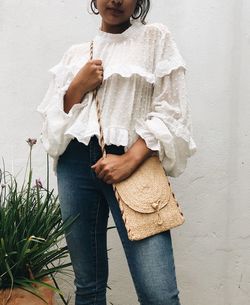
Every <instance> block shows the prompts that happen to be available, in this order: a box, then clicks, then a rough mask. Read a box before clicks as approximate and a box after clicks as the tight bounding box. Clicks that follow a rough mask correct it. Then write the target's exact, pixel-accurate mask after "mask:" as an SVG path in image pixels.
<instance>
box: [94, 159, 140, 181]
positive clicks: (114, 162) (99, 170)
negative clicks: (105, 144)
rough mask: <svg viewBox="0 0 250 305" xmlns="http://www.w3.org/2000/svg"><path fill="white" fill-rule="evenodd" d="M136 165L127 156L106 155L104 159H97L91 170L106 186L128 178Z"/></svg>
mask: <svg viewBox="0 0 250 305" xmlns="http://www.w3.org/2000/svg"><path fill="white" fill-rule="evenodd" d="M136 167H137V164H136V162H135V160H133V158H131V157H130V156H129V155H128V154H126V153H124V154H123V155H113V154H107V155H106V158H101V159H99V160H98V161H97V162H96V163H95V164H94V165H92V166H91V168H92V169H93V170H94V171H95V173H96V175H97V177H98V178H99V179H102V180H103V181H104V182H106V183H107V184H113V183H117V182H120V181H122V180H124V179H126V178H127V177H128V176H130V175H131V174H132V173H133V171H134V170H135V169H136Z"/></svg>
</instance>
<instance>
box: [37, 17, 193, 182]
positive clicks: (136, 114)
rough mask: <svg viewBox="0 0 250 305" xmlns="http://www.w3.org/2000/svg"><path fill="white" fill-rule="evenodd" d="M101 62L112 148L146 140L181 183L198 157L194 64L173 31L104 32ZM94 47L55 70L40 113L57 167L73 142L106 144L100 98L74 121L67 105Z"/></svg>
mask: <svg viewBox="0 0 250 305" xmlns="http://www.w3.org/2000/svg"><path fill="white" fill-rule="evenodd" d="M93 41H94V52H93V58H94V59H101V60H102V64H103V68H104V75H103V82H102V85H101V86H100V88H99V90H98V99H99V101H100V105H101V109H102V113H101V118H102V125H103V129H104V140H105V143H106V144H108V145H109V144H115V145H123V146H125V151H127V149H128V148H129V147H130V146H131V145H132V144H133V143H134V142H135V141H136V140H137V139H138V137H139V136H140V137H142V138H143V139H144V140H145V142H146V145H147V146H148V147H149V148H150V149H152V150H155V151H157V153H158V154H159V158H160V160H161V162H162V165H163V168H164V170H165V172H166V174H167V175H169V176H172V177H176V176H179V175H180V174H181V173H182V172H183V171H184V169H185V168H186V164H187V159H188V158H189V157H191V156H192V155H193V154H194V153H195V152H196V144H195V142H194V140H193V138H192V123H191V115H190V106H189V104H188V98H187V92H186V82H185V71H186V69H187V68H186V64H185V62H184V59H183V57H182V56H181V54H180V52H179V50H178V48H177V45H176V43H175V41H174V39H173V37H172V34H171V32H170V31H169V29H168V28H167V27H166V26H165V25H163V24H161V23H151V24H146V25H143V24H142V23H141V22H140V21H137V20H134V21H132V25H131V26H130V27H129V28H128V29H126V30H125V31H124V32H122V33H119V34H113V33H108V32H104V31H102V30H101V29H100V28H99V29H97V33H96V35H95V37H94V38H93ZM89 48H90V42H86V43H81V44H74V45H72V46H71V47H70V48H69V49H68V50H67V51H66V52H65V53H64V54H63V56H62V58H61V60H60V62H59V63H58V64H56V65H55V66H53V67H52V68H50V69H49V72H51V73H52V79H51V82H50V84H49V88H48V90H47V92H46V94H45V96H44V98H43V100H42V102H41V104H40V105H39V106H38V108H37V111H38V112H40V113H41V114H42V117H43V126H42V131H41V137H40V138H41V141H42V143H43V146H44V148H45V150H46V151H47V152H48V154H49V155H50V156H51V157H52V158H53V159H54V166H53V168H54V171H55V174H56V165H57V160H58V157H59V156H60V155H61V154H62V153H63V152H64V151H65V149H66V147H67V145H68V144H69V142H70V141H71V139H73V138H77V140H78V141H79V142H82V143H84V144H86V145H87V144H88V143H89V140H90V138H91V136H93V135H97V137H98V138H99V127H98V121H97V115H96V105H95V102H94V100H92V97H93V92H88V93H87V94H85V96H84V97H83V99H82V101H81V103H77V104H75V105H74V106H73V107H72V108H71V110H70V111H69V113H68V114H67V113H66V112H64V110H63V109H64V108H63V97H64V95H65V93H66V91H67V89H68V87H69V85H70V83H71V81H72V80H73V78H74V76H75V75H76V74H77V72H78V71H79V70H80V69H81V68H82V67H83V65H84V64H85V63H86V62H87V61H88V60H89V57H90V55H89V54H90V53H89Z"/></svg>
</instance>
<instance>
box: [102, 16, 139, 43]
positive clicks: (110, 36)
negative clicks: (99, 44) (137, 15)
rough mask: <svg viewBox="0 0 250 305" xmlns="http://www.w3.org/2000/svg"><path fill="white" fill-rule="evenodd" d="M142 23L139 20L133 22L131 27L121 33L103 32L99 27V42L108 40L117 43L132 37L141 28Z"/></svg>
mask: <svg viewBox="0 0 250 305" xmlns="http://www.w3.org/2000/svg"><path fill="white" fill-rule="evenodd" d="M141 26H142V23H141V22H140V21H138V20H132V21H131V25H130V26H129V27H128V28H127V29H126V30H124V31H123V32H121V33H109V32H105V31H103V30H101V28H100V27H99V28H98V29H97V35H96V38H97V39H99V40H108V41H116V40H122V39H124V38H128V37H131V36H132V35H133V34H134V33H135V32H136V31H137V30H138V29H139V28H140V27H141Z"/></svg>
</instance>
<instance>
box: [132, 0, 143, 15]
mask: <svg viewBox="0 0 250 305" xmlns="http://www.w3.org/2000/svg"><path fill="white" fill-rule="evenodd" d="M137 10H138V11H140V14H139V15H137V16H134V13H135V12H136V11H137ZM134 13H133V15H132V18H133V19H139V18H140V17H141V15H142V13H143V10H142V5H141V4H140V3H139V4H137V6H136V8H135V11H134Z"/></svg>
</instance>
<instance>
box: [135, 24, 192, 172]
mask: <svg viewBox="0 0 250 305" xmlns="http://www.w3.org/2000/svg"><path fill="white" fill-rule="evenodd" d="M157 50H158V52H157V53H156V63H155V71H154V74H155V83H154V89H153V95H152V107H151V111H150V112H149V113H148V114H147V116H146V118H145V119H138V120H137V123H136V127H135V131H136V133H137V134H138V135H139V136H140V137H142V138H143V139H144V140H145V142H146V145H147V146H148V147H149V148H150V149H152V150H155V151H157V152H158V155H159V158H160V160H161V162H162V165H163V168H164V170H165V172H166V174H167V175H168V176H172V177H177V176H179V175H180V174H181V173H182V172H183V171H184V170H185V168H186V164H187V159H188V158H189V157H191V156H192V155H193V154H194V153H195V152H196V150H197V149H196V144H195V142H194V140H193V136H192V133H193V129H192V122H191V114H190V106H189V102H188V98H187V90H186V80H185V72H186V64H185V62H184V59H183V57H182V56H181V54H180V52H179V50H178V48H177V46H176V43H175V41H174V39H173V37H172V34H171V33H170V32H169V31H168V29H167V28H165V27H163V28H161V37H160V39H159V42H158V45H157Z"/></svg>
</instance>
